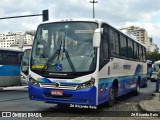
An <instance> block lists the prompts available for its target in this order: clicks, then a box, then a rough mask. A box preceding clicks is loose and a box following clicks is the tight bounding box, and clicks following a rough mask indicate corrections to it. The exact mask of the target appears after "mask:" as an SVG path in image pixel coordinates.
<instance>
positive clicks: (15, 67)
mask: <svg viewBox="0 0 160 120" xmlns="http://www.w3.org/2000/svg"><path fill="white" fill-rule="evenodd" d="M22 53H23V52H22V51H21V50H11V49H0V87H8V86H15V85H20V61H21V60H20V54H22Z"/></svg>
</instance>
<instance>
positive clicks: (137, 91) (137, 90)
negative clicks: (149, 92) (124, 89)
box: [134, 80, 140, 96]
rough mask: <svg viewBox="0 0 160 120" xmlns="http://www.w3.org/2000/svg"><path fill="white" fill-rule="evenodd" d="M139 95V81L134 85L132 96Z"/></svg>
mask: <svg viewBox="0 0 160 120" xmlns="http://www.w3.org/2000/svg"><path fill="white" fill-rule="evenodd" d="M139 93H140V80H138V82H137V85H136V89H135V91H134V95H136V96H137V95H139Z"/></svg>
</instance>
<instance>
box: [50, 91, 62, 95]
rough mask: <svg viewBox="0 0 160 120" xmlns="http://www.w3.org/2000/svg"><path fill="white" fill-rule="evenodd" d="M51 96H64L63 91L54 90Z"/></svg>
mask: <svg viewBox="0 0 160 120" xmlns="http://www.w3.org/2000/svg"><path fill="white" fill-rule="evenodd" d="M51 95H55V96H62V95H63V91H61V90H52V91H51Z"/></svg>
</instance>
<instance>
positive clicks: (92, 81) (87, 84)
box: [77, 77, 95, 89]
mask: <svg viewBox="0 0 160 120" xmlns="http://www.w3.org/2000/svg"><path fill="white" fill-rule="evenodd" d="M94 83H95V78H93V77H92V78H91V80H89V81H87V82H84V83H81V84H79V85H78V87H77V89H83V88H88V87H92V86H94Z"/></svg>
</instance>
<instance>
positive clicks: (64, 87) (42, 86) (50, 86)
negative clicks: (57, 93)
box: [40, 83, 78, 90]
mask: <svg viewBox="0 0 160 120" xmlns="http://www.w3.org/2000/svg"><path fill="white" fill-rule="evenodd" d="M77 86H78V85H66V84H60V85H59V86H56V85H55V84H52V83H51V84H45V83H40V87H41V88H50V89H61V90H76V88H77Z"/></svg>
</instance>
